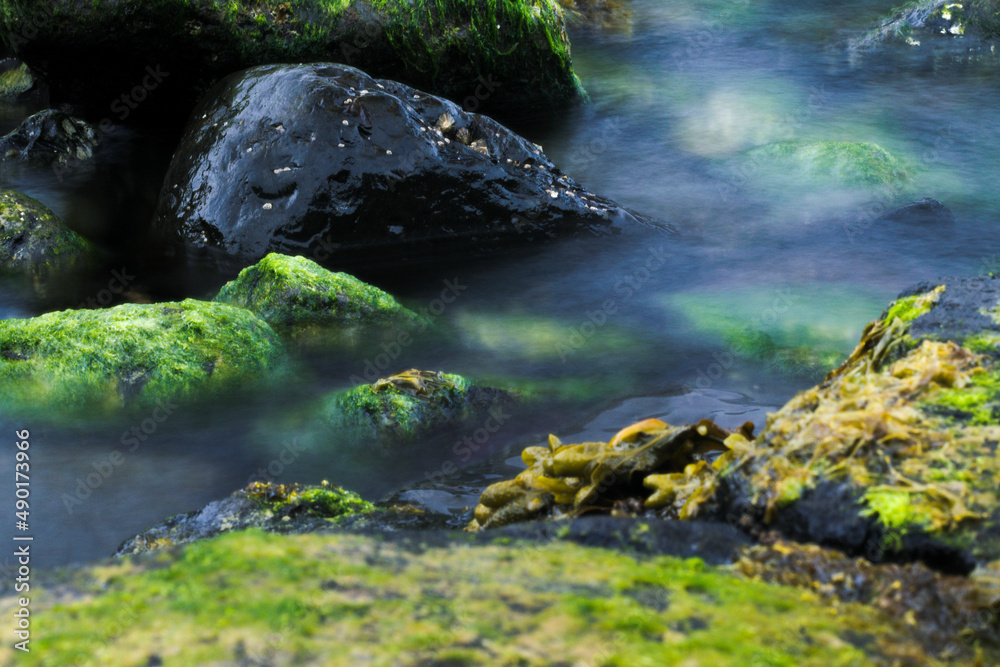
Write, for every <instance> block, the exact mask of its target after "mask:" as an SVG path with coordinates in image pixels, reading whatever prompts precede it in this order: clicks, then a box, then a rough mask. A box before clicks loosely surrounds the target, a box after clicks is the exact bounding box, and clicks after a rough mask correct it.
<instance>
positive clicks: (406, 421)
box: [318, 369, 520, 455]
mask: <svg viewBox="0 0 1000 667" xmlns="http://www.w3.org/2000/svg"><path fill="white" fill-rule="evenodd" d="M519 400H520V398H519V397H518V396H517V395H516V394H513V393H511V392H508V391H505V390H503V389H497V388H494V387H485V386H482V385H478V384H475V383H473V382H470V381H469V380H466V379H465V378H463V377H461V376H458V375H453V374H450V373H441V372H437V371H421V370H416V369H411V370H408V371H404V372H402V373H398V374H396V375H393V376H391V377H388V378H385V379H381V380H378V381H376V382H374V383H372V384H361V385H359V386H356V387H354V388H353V389H349V390H347V391H344V392H337V393H335V394H332V395H331V396H329V397H327V398H325V399H324V400H323V404H322V406H321V408H320V410H319V415H318V416H319V419H320V420H321V421H322V422H324V423H325V424H327V425H328V426H329V427H330V428H331V429H332V430H333V431H336V432H338V434H343V433H345V432H346V433H351V434H354V437H355V438H356V439H357V441H358V444H359V446H364V447H365V448H366V451H367V452H368V453H369V455H370V454H372V453H375V452H378V451H381V452H382V453H383V454H388V453H391V452H392V451H394V449H395V448H398V447H399V446H401V445H402V444H404V443H408V442H412V441H414V440H415V439H417V438H420V437H423V436H427V435H430V434H433V433H435V432H438V431H441V430H442V429H447V428H454V427H456V426H458V425H460V424H462V423H467V422H469V421H470V420H473V419H484V420H487V419H488V420H490V421H489V422H488V423H489V424H496V425H499V424H503V422H504V421H506V420H507V419H509V415H506V414H505V413H504V412H503V411H504V410H505V409H508V408H510V407H512V406H514V405H515V404H517V403H518V401H519ZM484 423H485V422H484ZM494 430H495V429H494ZM372 441H374V442H376V443H378V445H379V447H378V448H377V449H372V448H370V443H371V442H372Z"/></svg>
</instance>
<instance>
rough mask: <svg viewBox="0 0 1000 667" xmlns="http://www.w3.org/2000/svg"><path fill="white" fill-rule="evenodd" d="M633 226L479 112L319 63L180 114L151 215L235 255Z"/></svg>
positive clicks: (239, 86)
mask: <svg viewBox="0 0 1000 667" xmlns="http://www.w3.org/2000/svg"><path fill="white" fill-rule="evenodd" d="M636 220H637V217H636V216H634V215H633V214H631V213H629V212H628V211H626V210H624V209H623V208H621V207H620V206H618V205H617V204H615V203H614V202H611V201H608V200H606V199H603V198H601V197H597V196H595V195H593V194H591V193H589V192H588V191H586V190H585V189H583V188H582V187H580V186H579V185H577V184H576V183H574V182H573V181H572V180H571V179H569V178H567V177H566V176H564V175H563V174H562V173H560V171H559V170H558V169H556V167H555V166H554V165H553V164H552V163H551V162H550V161H549V160H548V159H547V158H546V157H545V155H544V154H543V153H542V152H541V150H540V149H539V147H538V146H535V145H534V144H532V143H530V142H529V141H527V140H525V139H523V138H521V137H520V136H518V135H516V134H514V133H513V132H511V131H510V130H508V129H507V128H505V127H504V126H502V125H500V124H499V123H497V122H495V121H493V120H492V119H490V118H487V117H485V116H480V115H477V114H469V113H466V112H464V111H463V110H462V109H460V108H459V107H458V106H457V105H455V104H452V103H451V102H448V101H447V100H444V99H441V98H439V97H434V96H432V95H427V94H426V93H422V92H420V91H418V90H415V89H413V88H410V87H409V86H405V85H403V84H400V83H396V82H393V81H387V80H376V79H373V78H371V77H370V76H368V75H367V74H365V73H364V72H361V71H360V70H357V69H354V68H352V67H346V66H342V65H333V64H322V63H321V64H311V65H268V66H263V67H257V68H254V69H251V70H248V71H246V72H242V73H240V74H236V75H233V76H231V77H229V78H227V79H226V80H225V81H223V82H221V83H220V84H219V86H217V87H216V88H215V90H214V91H213V92H212V93H211V94H210V95H208V96H206V98H205V100H204V101H203V102H202V104H201V105H200V106H199V107H198V108H197V109H196V110H195V113H194V114H193V116H192V119H191V123H190V124H189V126H188V128H187V131H186V133H185V135H184V138H183V139H182V141H181V144H180V146H179V148H178V149H177V151H176V153H175V155H174V160H173V162H172V164H171V166H170V169H169V171H168V173H167V176H166V179H165V181H164V185H163V190H162V192H161V196H160V202H159V206H158V210H157V228H158V230H159V232H160V233H161V234H162V235H163V236H165V237H166V238H168V239H172V240H181V239H183V240H184V241H187V242H188V243H189V244H191V245H193V246H205V247H211V248H218V249H222V250H224V251H225V252H226V253H229V254H230V255H233V256H235V257H238V258H239V259H240V260H241V261H244V262H246V263H252V262H256V261H258V260H259V259H261V258H262V257H264V255H266V254H267V253H269V252H281V253H284V254H291V255H296V254H304V255H310V256H313V257H317V258H319V259H321V260H330V259H331V258H332V259H333V260H336V261H337V262H338V263H339V264H341V265H342V264H343V262H345V261H349V262H352V263H356V264H363V263H365V262H370V261H374V260H385V258H386V257H387V256H389V254H390V253H393V254H394V255H395V256H399V257H405V256H408V257H410V258H412V257H413V256H414V255H427V254H432V253H433V254H447V253H456V252H463V253H464V252H468V251H469V250H478V251H481V252H490V251H493V250H494V249H495V247H496V246H497V244H499V243H501V242H506V243H512V242H515V241H517V242H522V243H525V242H531V241H536V240H540V239H547V238H551V237H554V236H557V235H567V234H580V233H592V234H598V235H603V234H610V233H612V232H614V231H615V230H616V229H618V228H619V227H621V226H624V225H627V224H628V223H633V222H635V221H636Z"/></svg>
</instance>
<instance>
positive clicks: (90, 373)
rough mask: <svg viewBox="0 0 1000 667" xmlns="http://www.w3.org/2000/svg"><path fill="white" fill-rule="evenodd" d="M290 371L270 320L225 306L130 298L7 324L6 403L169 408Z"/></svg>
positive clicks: (63, 408)
mask: <svg viewBox="0 0 1000 667" xmlns="http://www.w3.org/2000/svg"><path fill="white" fill-rule="evenodd" d="M286 370H287V360H286V356H285V352H284V349H283V347H282V344H281V341H280V339H279V338H278V336H277V334H275V333H274V331H272V330H271V328H270V327H269V326H268V325H267V323H266V322H264V321H263V320H261V319H259V318H257V317H256V316H255V315H253V314H252V313H250V312H249V311H247V310H244V309H242V308H234V307H233V306H227V305H225V304H221V303H211V302H203V301H193V300H191V299H188V300H186V301H182V302H180V303H159V304H124V305H121V306H116V307H114V308H108V309H103V310H66V311H62V312H57V313H48V314H45V315H41V316H39V317H35V318H31V319H12V320H0V383H2V385H3V387H4V390H3V393H2V395H0V406H2V407H3V408H6V409H11V410H16V411H18V412H19V413H21V414H24V413H25V412H33V413H40V414H46V415H51V414H52V411H53V409H54V408H58V409H59V414H86V415H94V414H101V413H111V412H115V411H118V410H121V409H122V408H125V409H131V410H154V409H159V410H161V411H166V412H167V414H169V412H170V411H172V408H171V406H173V407H176V406H177V403H174V401H177V402H183V401H188V400H195V399H197V400H201V399H204V398H205V397H206V396H211V395H223V394H225V393H231V392H234V391H236V390H238V389H241V388H243V387H247V386H249V385H261V384H265V383H267V382H268V381H274V380H276V379H278V378H279V377H281V376H282V374H283V372H285V371H286Z"/></svg>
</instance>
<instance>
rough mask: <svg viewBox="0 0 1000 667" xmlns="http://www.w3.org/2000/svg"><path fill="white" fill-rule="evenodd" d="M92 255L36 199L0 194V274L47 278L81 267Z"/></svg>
mask: <svg viewBox="0 0 1000 667" xmlns="http://www.w3.org/2000/svg"><path fill="white" fill-rule="evenodd" d="M95 253H96V250H95V248H94V247H93V246H92V245H91V244H90V243H89V242H88V241H86V240H85V239H84V238H83V237H81V236H80V235H79V234H77V233H76V232H74V231H73V230H71V229H70V228H69V227H67V226H66V225H65V224H64V223H63V222H62V221H61V220H60V219H59V218H58V217H56V215H55V214H54V213H53V212H52V211H50V210H49V209H48V208H47V207H46V206H45V205H44V204H42V203H41V202H39V201H38V200H37V199H33V198H32V197H29V196H27V195H24V194H21V193H19V192H14V191H13V190H0V273H28V274H33V275H39V276H41V275H45V276H51V275H52V274H55V273H59V272H62V271H65V270H68V269H72V268H74V267H81V266H83V265H85V264H86V263H87V262H88V261H90V260H92V259H93V258H94V255H95Z"/></svg>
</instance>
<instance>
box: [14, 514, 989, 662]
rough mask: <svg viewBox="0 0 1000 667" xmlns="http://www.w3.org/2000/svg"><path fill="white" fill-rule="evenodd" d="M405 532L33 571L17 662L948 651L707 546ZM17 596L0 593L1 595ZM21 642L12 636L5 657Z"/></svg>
mask: <svg viewBox="0 0 1000 667" xmlns="http://www.w3.org/2000/svg"><path fill="white" fill-rule="evenodd" d="M404 544H405V543H396V542H392V541H389V540H387V539H385V538H375V537H362V536H358V535H292V536H282V535H268V534H264V533H260V532H258V531H253V530H251V531H245V532H241V533H231V534H227V535H223V536H219V537H216V538H214V539H212V540H208V541H205V542H200V543H197V544H193V545H190V546H188V547H186V548H184V549H183V550H170V551H168V552H160V553H159V554H157V555H156V556H152V557H143V558H133V559H127V560H124V561H120V562H117V563H114V564H101V565H98V566H94V567H90V568H86V569H82V570H75V571H73V572H69V573H66V574H65V575H63V576H61V577H59V578H58V579H57V581H58V583H53V584H43V583H42V582H39V581H37V578H38V577H36V576H33V579H32V582H31V583H32V590H31V604H32V607H31V612H32V619H33V624H32V630H34V631H35V632H33V633H32V639H31V644H30V648H31V651H30V653H20V652H18V653H17V656H16V658H17V663H18V664H23V665H70V664H87V663H91V664H105V665H131V664H136V665H149V664H159V665H164V666H165V667H171V666H174V665H177V666H181V665H183V666H187V665H207V664H217V665H240V664H244V665H245V664H265V663H266V664H269V665H292V664H324V665H333V666H340V665H343V666H345V667H347V666H350V667H354V666H355V665H358V664H370V665H379V666H388V665H401V666H416V665H483V666H487V665H488V666H491V667H492V666H497V665H500V666H503V665H508V666H514V665H521V666H524V665H528V666H538V667H541V666H543V665H584V664H587V665H602V666H611V665H621V666H624V665H647V664H648V665H712V666H719V667H727V666H731V667H746V666H747V665H796V666H798V667H807V666H815V667H830V666H841V667H847V666H851V667H863V666H867V665H912V666H914V667H916V666H917V665H934V664H938V663H936V662H934V659H933V658H932V656H931V655H930V654H929V652H928V651H927V650H925V649H924V648H923V646H922V645H921V644H920V642H919V639H920V638H919V636H918V632H919V629H917V628H914V627H913V626H911V625H908V624H907V623H906V620H905V619H903V618H898V617H892V616H890V615H889V614H887V613H885V612H883V611H880V610H878V609H877V608H875V607H872V606H864V605H861V604H857V603H852V602H844V603H842V604H839V605H837V606H833V607H831V605H830V604H829V602H828V601H827V600H825V599H823V598H822V596H821V595H820V594H818V593H816V592H812V591H802V590H798V589H795V588H790V587H785V586H781V585H775V584H767V583H763V582H760V581H748V580H746V579H744V578H740V577H738V576H735V575H734V574H733V573H731V572H729V571H726V570H723V569H720V568H715V567H709V566H706V565H705V564H704V563H703V562H701V561H700V560H697V559H692V560H681V559H677V558H671V557H663V556H657V557H648V558H636V557H635V556H632V555H628V554H624V553H621V552H617V551H612V550H605V549H598V548H588V547H582V546H577V545H572V544H567V543H562V542H552V543H545V544H532V543H524V542H514V543H512V544H509V545H499V544H493V545H487V546H475V545H468V544H465V545H463V544H461V543H453V544H450V545H445V546H433V545H426V544H420V543H419V542H417V543H416V544H413V545H412V546H404ZM34 574H35V573H33V575H34ZM16 604H17V600H16V599H15V598H14V597H5V598H0V611H2V613H3V614H4V615H5V616H7V617H10V615H11V614H12V613H13V609H14V608H15V605H16ZM11 644H12V642H10V641H8V642H4V643H3V644H2V645H0V661H3V662H4V663H5V664H6V663H8V662H11V661H13V660H14V657H15V656H14V652H15V649H14V648H13V647H12V646H11ZM952 664H954V663H952ZM965 664H972V661H971V660H969V661H967V662H966V663H965ZM980 664H983V663H980Z"/></svg>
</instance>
